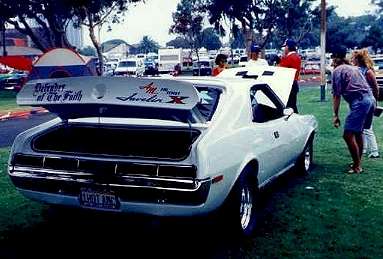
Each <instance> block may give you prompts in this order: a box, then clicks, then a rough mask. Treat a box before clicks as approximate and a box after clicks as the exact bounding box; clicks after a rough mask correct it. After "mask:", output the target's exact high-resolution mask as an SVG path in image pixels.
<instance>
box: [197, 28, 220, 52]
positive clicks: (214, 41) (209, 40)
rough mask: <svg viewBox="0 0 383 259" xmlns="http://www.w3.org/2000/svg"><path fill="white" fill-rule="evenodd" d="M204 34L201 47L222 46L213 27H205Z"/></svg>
mask: <svg viewBox="0 0 383 259" xmlns="http://www.w3.org/2000/svg"><path fill="white" fill-rule="evenodd" d="M202 34H203V35H204V37H203V38H202V42H201V47H205V48H206V49H207V50H212V49H219V48H220V47H222V43H221V41H220V40H219V38H218V36H217V33H216V32H215V31H214V28H213V27H209V28H205V29H204V30H203V31H202Z"/></svg>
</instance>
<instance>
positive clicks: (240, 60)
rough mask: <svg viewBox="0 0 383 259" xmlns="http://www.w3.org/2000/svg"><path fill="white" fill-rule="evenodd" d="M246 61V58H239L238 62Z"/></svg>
mask: <svg viewBox="0 0 383 259" xmlns="http://www.w3.org/2000/svg"><path fill="white" fill-rule="evenodd" d="M246 61H247V57H240V58H239V62H246Z"/></svg>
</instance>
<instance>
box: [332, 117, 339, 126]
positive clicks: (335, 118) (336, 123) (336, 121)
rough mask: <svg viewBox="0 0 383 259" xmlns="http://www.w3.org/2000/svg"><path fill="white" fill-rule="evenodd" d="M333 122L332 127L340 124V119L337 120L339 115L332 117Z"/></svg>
mask: <svg viewBox="0 0 383 259" xmlns="http://www.w3.org/2000/svg"><path fill="white" fill-rule="evenodd" d="M332 123H333V124H334V127H335V128H338V127H339V126H340V120H339V117H338V116H334V119H333V122H332Z"/></svg>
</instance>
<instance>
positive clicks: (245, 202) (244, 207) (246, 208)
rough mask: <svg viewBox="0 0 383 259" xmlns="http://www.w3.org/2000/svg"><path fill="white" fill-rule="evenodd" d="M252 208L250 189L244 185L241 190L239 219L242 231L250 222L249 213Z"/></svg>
mask: <svg viewBox="0 0 383 259" xmlns="http://www.w3.org/2000/svg"><path fill="white" fill-rule="evenodd" d="M252 208H253V195H252V193H251V187H250V186H249V185H248V184H245V185H244V186H243V188H242V190H241V204H240V214H239V215H240V219H241V227H242V229H243V230H244V229H246V228H247V227H248V226H249V222H250V220H251V213H252Z"/></svg>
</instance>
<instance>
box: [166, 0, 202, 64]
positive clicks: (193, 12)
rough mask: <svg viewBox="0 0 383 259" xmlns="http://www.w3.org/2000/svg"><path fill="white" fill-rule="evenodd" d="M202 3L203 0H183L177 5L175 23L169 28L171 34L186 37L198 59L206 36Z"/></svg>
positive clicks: (174, 15)
mask: <svg viewBox="0 0 383 259" xmlns="http://www.w3.org/2000/svg"><path fill="white" fill-rule="evenodd" d="M201 5H202V2H201V0H181V3H179V4H178V5H177V11H176V12H174V13H173V22H174V24H173V25H171V26H170V29H169V34H177V35H179V36H183V37H184V38H185V40H186V41H187V42H188V43H189V47H190V49H192V50H194V51H195V53H196V54H197V59H198V60H199V56H198V49H199V48H200V47H201V43H202V40H203V38H204V33H203V32H202V22H203V20H204V10H202V9H201V8H200V6H201Z"/></svg>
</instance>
